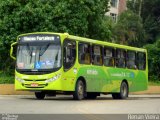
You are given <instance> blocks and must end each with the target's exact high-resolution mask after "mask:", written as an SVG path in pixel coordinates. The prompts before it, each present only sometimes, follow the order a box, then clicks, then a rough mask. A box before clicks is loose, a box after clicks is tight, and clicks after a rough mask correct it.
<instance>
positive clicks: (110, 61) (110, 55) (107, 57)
mask: <svg viewBox="0 0 160 120" xmlns="http://www.w3.org/2000/svg"><path fill="white" fill-rule="evenodd" d="M104 65H105V66H114V49H113V48H107V47H104Z"/></svg>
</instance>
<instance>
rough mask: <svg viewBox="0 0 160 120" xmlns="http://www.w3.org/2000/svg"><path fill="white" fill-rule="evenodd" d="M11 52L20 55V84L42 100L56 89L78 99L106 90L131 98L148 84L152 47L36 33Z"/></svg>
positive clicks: (18, 87)
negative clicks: (148, 56)
mask: <svg viewBox="0 0 160 120" xmlns="http://www.w3.org/2000/svg"><path fill="white" fill-rule="evenodd" d="M15 45H16V46H17V47H14V46H15ZM15 48H16V49H17V51H16V50H14V49H15ZM13 51H16V57H15V56H14V55H13ZM10 56H11V57H12V58H13V59H15V60H16V65H15V89H16V90H24V91H33V92H35V96H36V98H37V99H44V98H45V96H46V95H54V96H55V95H56V94H66V95H73V98H74V99H76V100H81V99H84V98H88V99H95V98H96V97H97V96H100V95H101V94H112V97H113V99H126V98H127V97H128V94H129V92H136V91H143V90H146V89H147V87H148V62H147V51H146V50H145V49H141V48H136V47H130V46H125V45H120V44H115V43H110V42H104V41H99V40H93V39H88V38H83V37H78V36H73V35H69V34H68V33H52V32H36V33H27V34H21V35H19V36H18V37H17V42H15V43H13V44H12V45H11V50H10Z"/></svg>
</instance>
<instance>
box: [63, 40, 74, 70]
mask: <svg viewBox="0 0 160 120" xmlns="http://www.w3.org/2000/svg"><path fill="white" fill-rule="evenodd" d="M63 53H64V54H63V56H64V69H65V70H67V69H69V68H71V67H72V66H73V65H74V63H75V60H76V42H75V41H73V40H65V41H64V47H63Z"/></svg>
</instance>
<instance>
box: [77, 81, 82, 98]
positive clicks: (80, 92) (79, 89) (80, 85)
mask: <svg viewBox="0 0 160 120" xmlns="http://www.w3.org/2000/svg"><path fill="white" fill-rule="evenodd" d="M78 94H79V95H80V96H82V95H83V83H80V84H79V87H78Z"/></svg>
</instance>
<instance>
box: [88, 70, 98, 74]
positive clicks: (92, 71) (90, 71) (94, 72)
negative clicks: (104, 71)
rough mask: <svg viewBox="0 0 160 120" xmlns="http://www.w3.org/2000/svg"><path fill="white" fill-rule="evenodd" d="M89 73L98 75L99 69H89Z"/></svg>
mask: <svg viewBox="0 0 160 120" xmlns="http://www.w3.org/2000/svg"><path fill="white" fill-rule="evenodd" d="M87 74H89V75H98V71H97V70H87Z"/></svg>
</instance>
